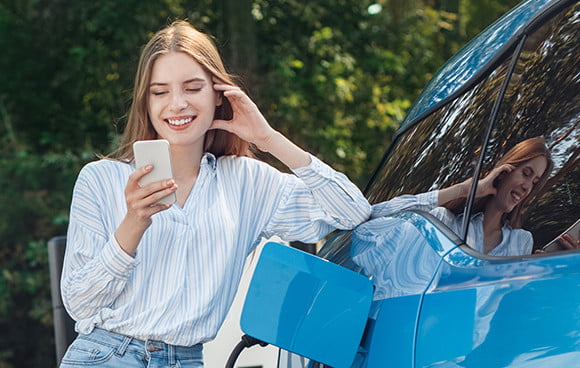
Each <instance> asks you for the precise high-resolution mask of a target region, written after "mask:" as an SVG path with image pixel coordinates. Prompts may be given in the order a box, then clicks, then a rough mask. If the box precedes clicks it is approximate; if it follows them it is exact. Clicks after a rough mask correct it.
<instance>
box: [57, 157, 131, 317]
mask: <svg viewBox="0 0 580 368" xmlns="http://www.w3.org/2000/svg"><path fill="white" fill-rule="evenodd" d="M91 171H92V170H91V167H90V166H89V167H85V168H83V170H81V173H80V174H79V177H78V179H77V182H76V184H75V187H74V191H73V197H72V203H71V210H70V223H69V227H68V232H67V245H66V253H65V259H64V265H63V272H62V277H61V294H62V298H63V302H64V305H65V308H66V309H67V311H68V312H69V313H70V315H71V316H72V317H73V318H74V319H75V320H79V319H84V318H88V317H91V316H93V315H94V314H95V313H97V312H98V311H99V310H101V309H102V308H104V307H107V306H110V305H111V304H112V303H113V302H114V301H115V299H116V298H117V297H118V296H119V294H120V293H121V292H122V291H123V289H124V287H125V285H126V282H127V279H128V277H129V275H130V274H131V272H132V270H133V269H134V267H135V266H136V265H137V263H138V262H137V261H136V260H135V259H134V258H133V257H131V256H129V255H128V254H127V253H125V252H124V251H123V250H122V249H121V247H120V246H119V244H118V243H117V241H116V239H115V237H114V235H113V233H108V230H107V229H106V227H105V225H104V221H103V219H102V213H101V211H102V210H101V207H102V206H103V205H102V204H100V203H99V200H102V199H103V198H104V197H105V196H104V195H103V193H100V191H99V189H100V188H102V187H101V186H100V185H99V183H98V181H97V180H96V177H98V176H95V175H93V173H92V172H91ZM110 190H111V189H110Z"/></svg>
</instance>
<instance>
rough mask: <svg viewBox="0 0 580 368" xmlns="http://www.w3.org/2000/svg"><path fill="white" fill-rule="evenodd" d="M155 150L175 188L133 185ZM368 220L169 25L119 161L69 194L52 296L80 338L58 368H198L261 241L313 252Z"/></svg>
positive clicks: (362, 205)
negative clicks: (138, 157) (143, 160)
mask: <svg viewBox="0 0 580 368" xmlns="http://www.w3.org/2000/svg"><path fill="white" fill-rule="evenodd" d="M156 139H164V140H167V141H168V142H169V143H170V151H171V159H172V160H171V161H172V164H173V178H170V179H165V180H161V181H158V182H153V183H151V184H147V185H140V184H139V183H140V182H141V179H142V178H143V177H144V176H146V175H148V174H149V173H150V172H151V171H152V170H155V168H154V167H152V166H151V165H145V166H142V167H136V166H135V162H134V155H133V152H132V151H131V146H132V145H133V143H135V142H136V141H140V140H156ZM250 144H252V145H254V146H255V147H257V148H258V149H260V150H262V151H264V152H269V153H271V154H272V155H273V156H274V157H276V158H277V159H279V160H280V161H281V162H282V163H283V164H285V165H286V166H287V167H288V168H289V169H290V170H291V171H293V174H286V173H281V172H280V171H278V170H276V169H274V168H273V167H271V166H270V165H267V164H266V163H264V162H261V161H258V160H256V159H253V158H252V157H251V153H250V150H249V146H250ZM171 193H175V194H176V196H177V202H176V203H175V204H173V205H171V204H159V203H158V200H159V199H160V198H164V197H166V196H167V195H169V194H171ZM369 215H370V205H369V204H368V202H367V201H366V199H365V198H364V197H363V195H362V193H361V192H360V191H359V190H358V188H357V187H356V186H355V185H354V184H352V183H351V182H350V181H349V180H348V178H347V177H346V176H345V175H343V174H340V173H338V172H336V171H334V170H333V169H332V168H330V167H329V166H327V165H326V164H324V163H323V162H321V161H320V160H318V159H317V158H316V157H314V156H313V155H311V154H309V153H307V152H305V151H303V150H302V149H300V148H299V147H298V146H296V145H295V144H294V143H292V142H291V141H290V140H288V139H287V138H286V137H285V136H283V135H282V134H281V133H279V132H278V131H276V130H274V129H273V128H272V127H271V126H270V124H269V123H268V122H267V121H266V119H265V118H264V116H263V115H262V114H261V113H260V111H259V109H258V107H257V106H256V105H255V104H254V103H253V101H252V100H250V98H249V97H248V96H247V95H246V94H245V93H244V92H243V91H242V90H241V89H240V88H238V87H237V86H236V85H234V83H233V82H232V78H231V77H230V76H229V75H228V73H227V72H226V70H225V68H224V66H223V63H222V62H221V60H220V57H219V54H218V53H217V50H216V49H215V46H214V45H213V43H212V42H211V41H210V39H209V37H208V36H206V35H205V34H203V33H200V32H199V31H197V30H196V29H194V28H193V27H192V26H191V25H189V24H188V23H186V22H182V21H178V22H175V23H173V24H172V25H170V26H168V27H167V28H165V29H163V30H161V31H159V32H158V33H157V34H155V35H154V36H153V38H152V39H151V40H150V41H149V43H148V44H147V45H146V46H145V48H144V49H143V52H142V54H141V58H140V61H139V68H138V71H137V75H136V79H135V88H134V94H133V102H132V106H131V110H130V113H129V119H128V123H127V127H126V129H125V132H124V135H123V138H122V142H121V145H120V147H119V149H118V150H117V151H116V152H115V153H114V154H113V155H112V156H111V157H110V158H109V159H102V160H99V161H96V162H92V163H90V164H88V165H86V166H85V167H84V168H83V169H82V170H81V172H80V174H79V177H78V179H77V182H76V185H75V189H74V193H73V199H72V205H71V212H70V223H69V229H68V234H67V246H66V255H65V260H64V266H63V274H62V282H61V290H62V297H63V302H64V305H65V307H66V309H67V311H68V312H69V314H70V315H71V316H72V317H73V319H75V321H76V331H77V332H79V337H78V338H77V339H76V340H75V341H74V342H73V343H72V344H71V346H70V347H69V349H68V351H67V353H66V354H65V356H64V358H63V359H62V363H61V366H62V367H73V366H79V365H86V364H88V365H92V366H100V367H145V366H173V365H180V366H181V367H184V368H185V367H201V366H203V359H202V345H203V343H205V342H207V341H210V340H212V339H213V338H214V337H215V336H216V334H217V331H218V329H219V328H220V326H221V324H222V323H223V321H224V319H225V317H226V314H227V312H228V310H229V308H230V306H231V304H232V302H233V299H234V295H235V294H236V291H237V288H238V285H239V282H240V278H241V275H242V271H243V266H244V263H245V260H246V256H247V255H248V254H250V253H251V252H252V251H253V250H254V249H255V248H256V246H257V245H258V244H259V243H260V241H261V240H262V239H264V238H270V237H272V236H279V237H280V238H282V239H283V240H286V241H293V240H299V241H303V242H308V243H314V242H317V241H318V240H320V239H321V238H323V237H324V236H326V235H327V234H328V233H330V232H331V231H333V230H335V229H352V228H354V227H355V226H357V225H358V224H360V223H361V222H363V221H365V220H366V219H367V218H368V217H369Z"/></svg>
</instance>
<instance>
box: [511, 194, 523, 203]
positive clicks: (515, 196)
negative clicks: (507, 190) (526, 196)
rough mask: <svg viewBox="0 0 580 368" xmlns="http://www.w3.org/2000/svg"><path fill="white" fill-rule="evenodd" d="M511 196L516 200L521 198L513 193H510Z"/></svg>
mask: <svg viewBox="0 0 580 368" xmlns="http://www.w3.org/2000/svg"><path fill="white" fill-rule="evenodd" d="M512 196H513V197H514V198H515V199H516V201H519V200H520V198H521V197H520V196H519V195H517V194H515V193H512Z"/></svg>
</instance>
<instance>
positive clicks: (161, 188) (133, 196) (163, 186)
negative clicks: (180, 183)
mask: <svg viewBox="0 0 580 368" xmlns="http://www.w3.org/2000/svg"><path fill="white" fill-rule="evenodd" d="M151 170H152V167H151V165H148V166H145V167H142V168H138V169H137V170H135V171H134V172H133V173H132V174H131V175H130V176H129V180H128V182H127V187H126V188H125V198H126V202H127V212H128V214H130V215H131V216H133V217H136V218H137V219H139V220H141V221H149V219H150V218H151V216H153V215H154V214H156V213H158V212H161V211H163V210H166V209H168V208H169V207H171V205H165V204H159V203H157V202H158V201H159V200H161V199H162V198H164V197H167V196H168V195H170V194H171V193H174V192H175V191H177V184H176V183H175V181H174V180H173V179H168V180H162V181H158V182H155V183H151V184H149V185H146V186H144V187H141V186H140V185H139V180H140V179H141V178H142V177H143V176H145V175H146V174H147V173H148V172H150V171H151Z"/></svg>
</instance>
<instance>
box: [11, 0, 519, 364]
mask: <svg viewBox="0 0 580 368" xmlns="http://www.w3.org/2000/svg"><path fill="white" fill-rule="evenodd" d="M517 3H518V1H517V0H376V1H372V0H309V1H303V0H271V1H267V0H215V1H211V0H197V1H192V0H190V1H185V0H122V1H119V0H90V1H89V0H0V51H1V56H0V368H13V367H19V368H20V367H51V366H54V363H53V362H55V352H54V337H53V326H52V310H51V300H50V281H49V273H48V260H47V241H48V240H49V239H51V238H52V237H53V236H57V235H64V234H66V227H67V222H68V207H69V204H70V196H71V192H72V187H73V184H74V180H75V178H76V175H77V173H78V171H79V170H80V168H81V167H82V165H84V164H85V163H87V162H89V161H92V160H95V159H96V154H99V153H100V154H107V153H109V152H110V151H111V150H112V148H113V147H114V146H115V143H116V142H117V139H118V137H119V134H120V133H121V132H122V131H123V127H124V124H125V120H126V119H125V114H126V111H127V109H128V107H129V104H130V100H131V89H132V82H133V77H134V74H135V72H136V65H137V60H138V57H139V52H140V50H141V47H142V46H143V45H144V43H145V42H146V41H147V40H148V38H149V37H150V36H151V35H152V34H153V33H155V32H156V31H157V30H159V29H161V28H163V27H164V26H165V25H167V24H169V23H171V21H173V20H175V19H187V20H189V21H190V22H191V23H192V24H193V25H195V26H196V27H197V28H199V29H200V30H202V31H204V32H207V33H209V34H211V35H213V36H214V37H215V41H216V44H217V46H218V48H219V49H220V50H221V52H222V54H223V56H224V60H225V63H226V65H227V66H228V68H229V70H230V71H231V72H232V73H234V74H236V75H238V76H239V77H240V84H241V85H242V86H243V88H244V89H246V91H247V92H248V93H249V94H250V96H251V97H252V98H253V99H254V100H255V102H256V103H257V104H258V106H259V107H260V109H261V110H262V112H263V113H264V115H265V116H266V117H267V118H268V119H269V121H270V123H271V124H272V126H274V127H275V128H276V129H278V130H280V131H282V132H283V133H285V134H286V135H288V136H289V137H291V138H292V139H293V140H294V141H295V142H296V143H298V144H299V145H301V146H302V147H303V148H305V149H307V150H309V151H311V152H313V153H315V154H317V155H318V156H319V157H321V158H322V159H323V160H324V161H326V162H328V163H329V164H331V165H332V166H333V167H334V168H336V169H338V170H340V171H343V172H345V173H346V174H347V175H348V176H349V177H350V178H351V179H352V180H353V181H354V182H355V183H356V184H357V185H359V187H360V188H361V189H362V188H364V186H365V184H366V181H367V180H368V178H369V177H370V175H371V174H372V172H373V169H374V167H375V166H376V165H377V163H378V162H379V160H380V158H381V156H382V154H383V152H384V151H385V150H386V148H387V146H388V145H389V143H390V141H391V137H392V134H393V133H394V131H395V130H396V128H397V127H398V124H399V123H400V122H401V120H402V119H403V117H404V115H405V112H406V110H407V109H408V108H409V107H410V105H411V103H412V102H413V100H414V99H415V98H416V97H417V95H418V94H419V93H420V91H421V89H422V88H423V86H424V85H425V83H426V82H427V81H428V80H429V79H430V78H431V77H432V75H433V73H434V72H435V71H436V70H437V69H438V68H439V67H440V66H441V65H442V64H443V63H444V62H445V61H446V60H447V59H448V58H449V57H450V56H451V55H453V54H454V53H455V52H456V51H457V50H458V49H459V48H460V47H461V46H462V45H464V44H465V43H466V42H467V41H468V40H469V39H471V38H472V37H473V36H474V35H476V34H477V33H478V32H479V31H481V30H482V29H483V28H485V26H487V25H488V24H490V23H491V22H492V21H493V20H495V19H497V18H498V17H499V16H500V15H502V14H503V13H504V12H506V11H507V10H509V9H510V8H512V7H513V6H514V5H515V4H517Z"/></svg>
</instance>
